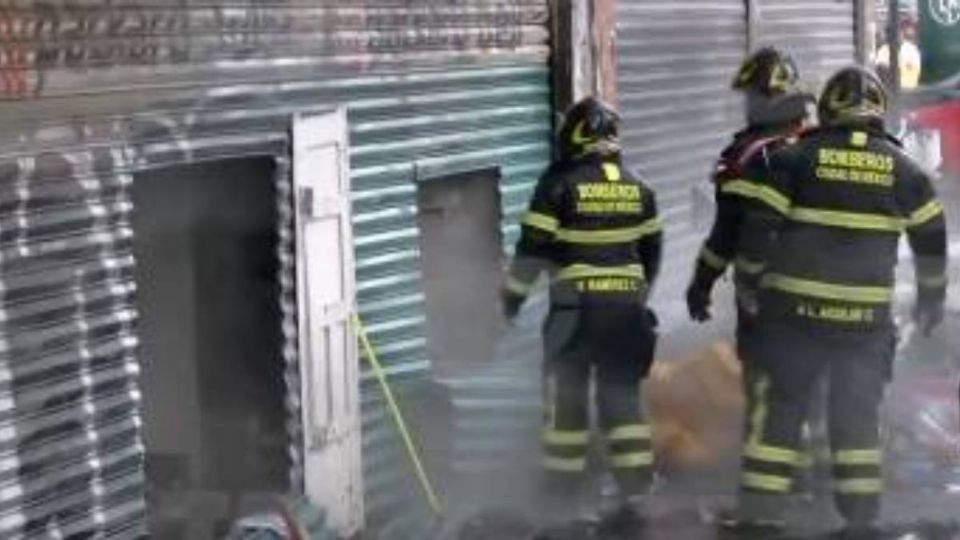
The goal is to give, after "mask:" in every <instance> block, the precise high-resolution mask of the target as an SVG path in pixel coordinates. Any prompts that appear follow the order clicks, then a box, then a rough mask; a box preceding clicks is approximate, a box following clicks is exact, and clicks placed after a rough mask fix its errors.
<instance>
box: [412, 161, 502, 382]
mask: <svg viewBox="0 0 960 540" xmlns="http://www.w3.org/2000/svg"><path fill="white" fill-rule="evenodd" d="M499 180H500V171H499V169H496V168H492V169H483V170H477V171H471V172H465V173H458V174H454V175H449V176H444V177H438V178H432V179H429V180H425V181H421V182H420V183H419V184H418V189H417V204H418V209H419V214H418V215H419V218H418V220H419V227H420V252H421V256H422V265H423V283H424V290H425V294H426V311H427V353H428V354H429V357H430V359H431V361H432V363H433V369H434V374H435V375H437V376H438V377H441V378H442V377H448V376H456V375H458V374H462V373H463V372H464V371H465V370H468V369H469V368H470V367H471V366H472V367H476V366H477V365H479V364H480V363H489V361H490V359H491V358H492V357H493V352H494V345H495V342H496V337H497V330H498V327H499V324H500V322H499V314H498V303H497V294H496V292H497V287H498V283H499V280H500V274H501V265H502V260H503V252H502V249H501V233H500V213H501V212H500V190H499Z"/></svg>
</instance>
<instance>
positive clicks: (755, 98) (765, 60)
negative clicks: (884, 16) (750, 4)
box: [687, 47, 814, 358]
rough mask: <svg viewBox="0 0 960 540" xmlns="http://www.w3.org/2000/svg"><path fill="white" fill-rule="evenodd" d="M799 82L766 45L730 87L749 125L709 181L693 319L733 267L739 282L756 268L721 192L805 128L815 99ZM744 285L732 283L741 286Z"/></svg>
mask: <svg viewBox="0 0 960 540" xmlns="http://www.w3.org/2000/svg"><path fill="white" fill-rule="evenodd" d="M798 79H799V74H798V72H797V69H796V66H795V65H794V62H793V59H792V58H791V57H790V55H788V54H787V53H786V52H783V51H781V50H778V49H775V48H772V47H765V48H763V49H760V50H758V51H756V52H755V53H753V54H751V55H750V56H749V57H747V59H746V60H744V62H743V64H741V66H740V69H739V71H738V72H737V74H736V76H735V77H734V80H733V84H732V87H733V89H734V90H737V91H739V92H742V93H743V95H744V98H745V101H746V110H747V126H746V128H744V129H743V130H741V131H739V132H738V133H736V134H735V135H734V136H733V140H732V141H731V142H730V144H729V145H727V147H726V148H724V149H723V152H722V153H721V154H720V159H719V160H718V161H717V164H716V167H715V169H714V171H713V175H712V178H711V180H712V182H713V184H714V188H715V192H716V203H717V212H716V215H715V218H714V223H713V227H712V228H711V230H710V234H709V236H708V237H707V239H706V241H705V242H704V245H703V247H702V248H701V250H700V255H699V257H698V258H697V261H696V268H695V270H694V277H693V280H692V281H691V283H690V287H689V288H688V289H687V308H688V310H689V313H690V317H691V318H693V319H694V320H697V321H700V322H703V321H706V320H708V319H710V317H711V313H710V306H711V300H710V295H711V292H712V290H713V286H714V284H715V283H716V281H717V279H719V278H720V276H722V275H723V274H724V273H726V271H727V269H728V268H729V267H730V266H731V265H733V266H734V267H735V270H736V272H735V273H736V275H737V277H738V278H739V277H740V276H741V275H742V274H744V273H747V274H750V273H755V272H757V270H758V269H757V267H756V264H755V263H753V262H752V261H749V260H747V259H746V258H744V257H743V256H738V253H737V236H738V230H739V226H740V222H741V221H742V219H741V218H742V215H743V208H742V207H743V205H742V204H741V201H740V200H739V199H738V198H737V197H733V196H726V195H724V193H723V191H722V188H723V186H724V185H725V184H726V183H728V182H731V181H735V180H742V176H743V168H744V166H745V165H746V163H748V162H749V161H750V159H751V158H752V157H754V156H756V155H761V154H764V153H768V152H771V151H773V150H774V149H776V148H778V147H780V146H783V145H784V144H787V143H788V142H790V141H791V139H792V138H793V137H795V136H796V135H797V134H798V133H799V132H800V130H801V129H803V127H804V126H805V122H806V119H807V115H808V113H807V106H808V104H810V103H812V102H813V101H814V100H813V97H812V96H810V95H809V94H806V93H804V92H802V91H800V89H799V87H798V82H799V81H798ZM755 180H761V181H762V180H763V179H761V178H757V179H755ZM744 281H745V280H743V279H735V282H736V283H737V284H738V285H739V286H740V287H741V288H742V287H743V284H744ZM738 311H739V316H738V319H739V321H738V325H737V345H738V353H739V355H740V357H741V358H745V357H746V355H747V351H746V341H747V338H748V336H749V329H750V322H751V321H750V317H749V316H748V314H747V313H745V312H744V310H742V309H740V310H738Z"/></svg>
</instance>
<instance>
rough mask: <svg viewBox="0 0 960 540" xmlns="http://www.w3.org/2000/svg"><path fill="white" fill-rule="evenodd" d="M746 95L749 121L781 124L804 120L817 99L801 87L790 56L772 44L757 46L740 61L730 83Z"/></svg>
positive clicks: (758, 123)
mask: <svg viewBox="0 0 960 540" xmlns="http://www.w3.org/2000/svg"><path fill="white" fill-rule="evenodd" d="M731 86H732V87H733V89H734V90H738V91H740V92H742V93H743V94H744V95H745V96H746V106H747V121H748V122H749V123H750V124H751V125H781V124H790V123H793V122H799V121H803V120H804V119H806V118H807V116H808V107H809V108H811V109H812V106H813V103H814V102H815V101H816V100H815V99H814V97H813V96H812V95H811V94H808V93H807V92H805V91H803V90H802V89H801V88H800V72H799V71H798V70H797V65H796V63H794V61H793V58H792V57H791V56H790V54H788V53H787V52H785V51H782V50H780V49H777V48H775V47H764V48H762V49H758V50H757V51H755V52H754V53H753V54H751V55H750V56H748V57H747V58H746V59H745V60H744V61H743V63H742V64H741V65H740V69H739V70H738V71H737V75H736V76H735V77H734V79H733V84H732V85H731Z"/></svg>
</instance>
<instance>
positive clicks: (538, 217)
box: [520, 210, 560, 234]
mask: <svg viewBox="0 0 960 540" xmlns="http://www.w3.org/2000/svg"><path fill="white" fill-rule="evenodd" d="M520 222H521V223H523V224H524V225H526V226H528V227H533V228H534V229H539V230H541V231H543V232H546V233H550V234H553V233H556V232H557V229H558V228H560V221H559V220H557V218H555V217H553V216H551V215H547V214H542V213H540V212H534V211H533V210H531V211H529V212H527V213H526V214H524V216H523V219H522V220H521V221H520Z"/></svg>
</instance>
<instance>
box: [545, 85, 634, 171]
mask: <svg viewBox="0 0 960 540" xmlns="http://www.w3.org/2000/svg"><path fill="white" fill-rule="evenodd" d="M558 139H559V140H558V141H557V143H558V149H559V153H560V159H562V160H571V159H577V158H580V157H583V156H586V155H589V154H600V155H608V154H615V153H617V152H619V151H620V115H619V114H617V112H616V111H615V110H614V109H613V108H612V107H610V106H609V105H607V104H606V103H604V102H603V101H601V100H599V99H597V98H595V97H588V98H584V99H582V100H580V101H579V102H577V103H576V104H574V105H573V106H572V107H570V109H568V110H567V112H566V114H564V116H563V121H562V123H561V124H560V132H559V135H558Z"/></svg>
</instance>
